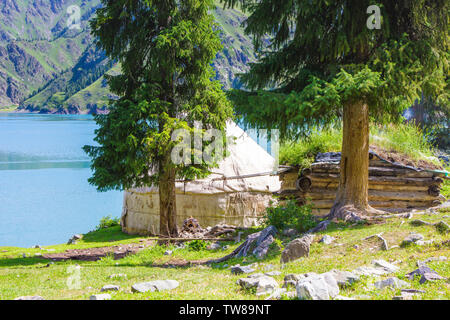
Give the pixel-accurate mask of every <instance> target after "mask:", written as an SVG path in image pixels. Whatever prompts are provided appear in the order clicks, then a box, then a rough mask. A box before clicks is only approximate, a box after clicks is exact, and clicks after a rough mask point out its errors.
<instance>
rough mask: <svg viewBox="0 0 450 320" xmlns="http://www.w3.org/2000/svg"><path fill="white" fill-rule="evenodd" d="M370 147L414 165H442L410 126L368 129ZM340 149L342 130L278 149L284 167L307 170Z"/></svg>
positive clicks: (319, 132)
mask: <svg viewBox="0 0 450 320" xmlns="http://www.w3.org/2000/svg"><path fill="white" fill-rule="evenodd" d="M370 145H371V147H374V148H380V149H382V150H385V151H387V152H389V153H396V154H398V156H399V157H406V158H408V159H410V160H411V162H413V163H414V164H416V165H418V164H419V162H420V161H425V162H428V163H431V164H433V165H436V166H441V165H442V164H441V163H440V161H439V160H438V159H437V158H436V157H434V153H435V152H434V151H435V150H434V147H433V145H432V144H431V143H430V142H429V141H428V140H427V137H426V135H425V134H424V132H422V131H421V130H420V129H419V128H418V127H416V126H414V125H412V124H397V125H394V124H390V125H386V126H371V129H370ZM341 146H342V130H341V129H328V130H314V131H313V132H312V134H311V135H310V136H309V138H307V139H301V140H299V141H290V142H287V143H284V144H283V145H282V146H281V148H280V161H281V163H283V164H289V165H300V166H301V167H308V166H310V165H311V164H312V163H313V162H314V158H315V156H316V155H317V153H320V152H339V151H341Z"/></svg>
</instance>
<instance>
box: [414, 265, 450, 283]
mask: <svg viewBox="0 0 450 320" xmlns="http://www.w3.org/2000/svg"><path fill="white" fill-rule="evenodd" d="M416 275H420V276H421V278H420V280H419V283H420V284H424V283H425V282H427V281H435V280H445V278H444V277H442V276H441V275H439V274H438V273H437V272H436V271H434V270H433V269H431V268H429V267H428V266H426V265H425V264H420V266H419V268H418V269H416V270H414V271H412V272H410V273H408V274H407V275H406V276H407V277H408V279H409V280H413V279H414V277H415V276H416Z"/></svg>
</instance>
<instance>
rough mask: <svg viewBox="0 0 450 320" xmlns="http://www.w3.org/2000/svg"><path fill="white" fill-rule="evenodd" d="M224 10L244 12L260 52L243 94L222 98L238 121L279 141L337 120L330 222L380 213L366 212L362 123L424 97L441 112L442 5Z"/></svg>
mask: <svg viewBox="0 0 450 320" xmlns="http://www.w3.org/2000/svg"><path fill="white" fill-rule="evenodd" d="M222 2H224V3H225V6H235V5H240V6H242V8H243V9H244V10H246V11H247V12H248V13H249V17H248V19H247V21H246V22H245V31H246V33H248V34H250V35H252V36H253V38H254V43H255V47H256V49H257V51H258V53H259V61H258V62H256V63H254V64H252V65H251V69H250V71H249V72H248V73H246V74H245V75H243V76H242V77H241V80H242V81H243V82H244V84H245V85H246V87H247V91H234V92H232V93H231V94H230V96H231V97H232V99H233V100H234V102H235V105H236V109H237V112H238V113H239V114H241V115H245V118H244V120H245V121H246V123H247V124H249V125H252V126H257V127H263V128H267V129H270V128H278V129H280V130H281V133H282V135H283V137H285V138H286V137H287V138H289V137H293V136H296V135H298V134H307V133H308V131H309V130H310V129H311V128H312V127H314V126H319V127H323V126H326V125H329V124H330V123H333V122H335V121H339V120H341V121H342V122H343V142H342V157H341V171H340V172H341V174H340V183H339V189H338V193H337V197H336V200H335V204H334V206H333V208H332V210H331V212H330V215H329V218H338V219H349V220H352V219H353V220H359V219H361V218H362V217H369V216H374V215H378V214H382V212H380V211H378V210H375V209H373V208H371V207H370V206H369V204H368V175H369V173H368V165H369V155H368V151H369V123H370V121H383V120H386V119H389V120H391V121H392V120H396V119H399V117H401V115H402V113H403V111H404V110H405V109H406V108H408V107H409V106H411V105H412V104H413V102H414V101H415V100H416V99H418V98H420V96H421V95H422V93H423V94H424V95H425V96H427V97H430V98H431V99H434V100H435V101H437V102H438V103H441V104H443V105H448V104H449V86H448V84H449V82H448V70H449V69H448V58H449V42H448V39H449V38H448V23H449V17H448V12H449V1H448V0H403V1H392V0H379V1H372V0H333V1H327V0H291V1H280V0H222ZM374 5H375V6H374ZM378 12H379V13H380V15H377V13H378Z"/></svg>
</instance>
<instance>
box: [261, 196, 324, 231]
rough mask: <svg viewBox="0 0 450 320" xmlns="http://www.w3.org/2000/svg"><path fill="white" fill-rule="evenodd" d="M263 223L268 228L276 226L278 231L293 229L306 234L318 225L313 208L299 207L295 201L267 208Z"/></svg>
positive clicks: (308, 206) (309, 206)
mask: <svg viewBox="0 0 450 320" xmlns="http://www.w3.org/2000/svg"><path fill="white" fill-rule="evenodd" d="M263 223H264V225H266V226H274V227H275V228H277V229H278V231H282V230H284V229H288V228H292V229H296V230H297V231H299V232H306V231H308V230H310V229H312V228H314V227H315V226H316V225H317V221H316V217H315V216H314V215H313V214H312V206H311V205H305V206H299V205H297V203H296V202H295V201H294V200H289V201H287V203H285V204H282V205H279V206H277V207H269V208H267V209H266V214H265V216H264V218H263Z"/></svg>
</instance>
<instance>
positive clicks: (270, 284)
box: [236, 275, 279, 296]
mask: <svg viewBox="0 0 450 320" xmlns="http://www.w3.org/2000/svg"><path fill="white" fill-rule="evenodd" d="M236 283H237V284H238V285H240V286H241V287H242V288H244V289H251V288H256V295H258V296H260V295H265V294H270V293H272V292H274V291H275V290H277V289H279V285H278V282H276V280H275V279H274V278H271V277H268V276H265V275H262V276H259V277H249V278H242V279H239V280H238V281H237V282H236Z"/></svg>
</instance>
